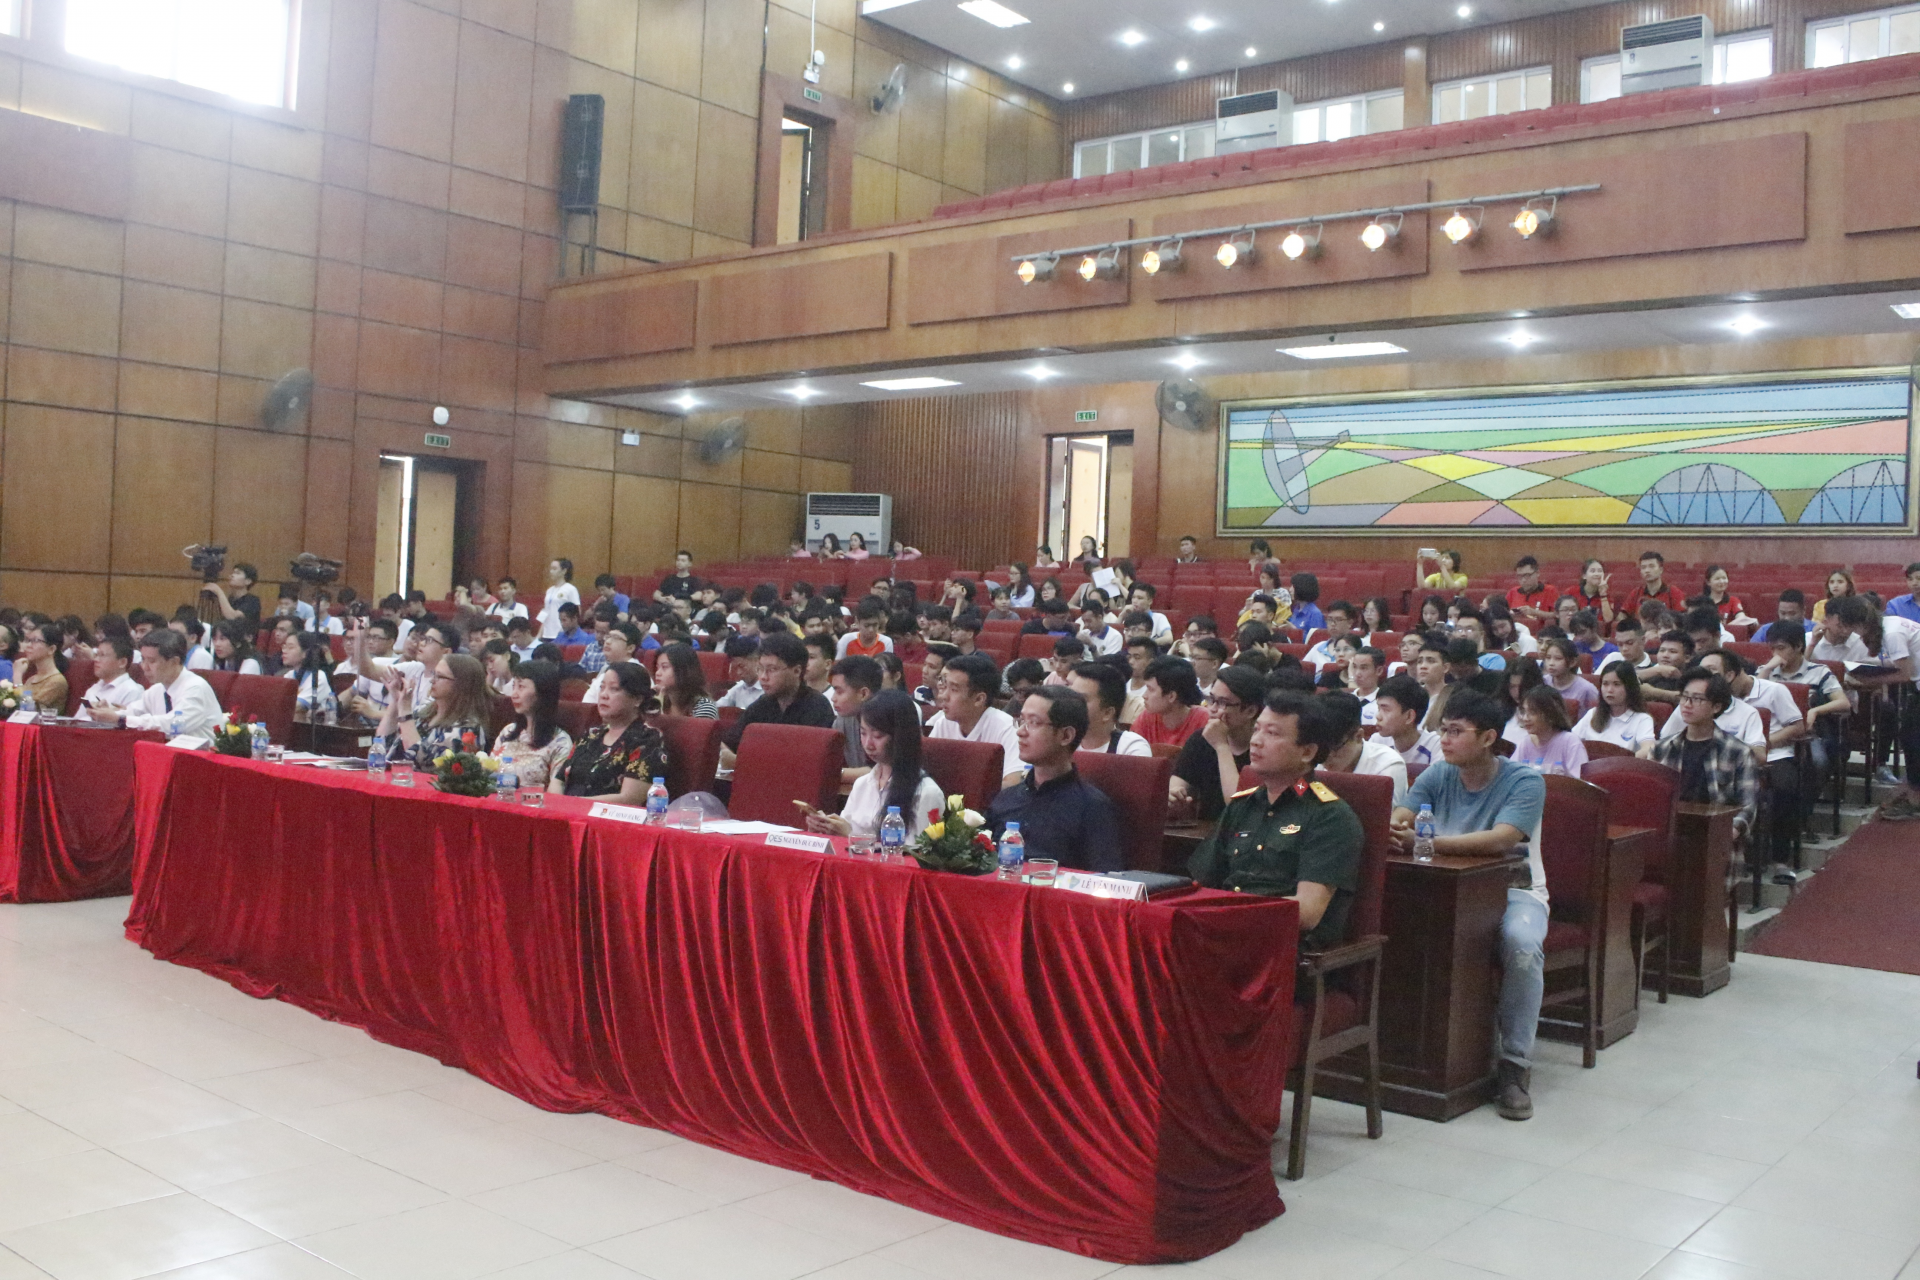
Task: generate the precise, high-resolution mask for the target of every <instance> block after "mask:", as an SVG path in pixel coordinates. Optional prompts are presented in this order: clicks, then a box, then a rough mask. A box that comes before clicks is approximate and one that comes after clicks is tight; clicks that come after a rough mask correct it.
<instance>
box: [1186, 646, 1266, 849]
mask: <svg viewBox="0 0 1920 1280" xmlns="http://www.w3.org/2000/svg"><path fill="white" fill-rule="evenodd" d="M1266 685H1267V682H1266V678H1265V677H1264V676H1263V675H1261V674H1260V672H1258V671H1255V670H1253V669H1252V668H1251V667H1248V666H1245V665H1241V664H1235V665H1233V666H1229V667H1222V668H1220V672H1219V674H1218V675H1216V676H1215V677H1214V682H1213V686H1212V688H1211V689H1209V690H1208V692H1207V698H1206V703H1205V706H1206V709H1207V725H1206V728H1204V729H1203V730H1201V731H1200V732H1199V733H1196V734H1194V735H1192V736H1191V737H1189V738H1188V739H1187V741H1186V743H1185V745H1184V746H1182V747H1181V748H1180V754H1179V755H1178V756H1177V757H1175V758H1174V762H1173V777H1172V780H1171V781H1170V782H1169V783H1168V788H1169V800H1170V802H1171V804H1172V805H1173V806H1174V807H1175V808H1176V809H1184V808H1188V807H1191V809H1192V811H1193V816H1195V817H1197V818H1198V819H1199V820H1200V821H1202V822H1212V821H1214V820H1215V819H1216V818H1218V817H1219V816H1220V814H1221V811H1222V810H1224V809H1225V808H1226V807H1227V797H1228V796H1230V795H1233V794H1234V793H1235V792H1237V791H1238V790H1239V789H1240V771H1241V770H1242V769H1244V768H1246V767H1247V759H1248V756H1247V752H1248V749H1249V744H1250V743H1251V742H1252V741H1253V724H1254V721H1255V720H1258V719H1259V718H1260V711H1261V708H1262V707H1263V706H1264V705H1265V703H1266V692H1267V687H1266Z"/></svg>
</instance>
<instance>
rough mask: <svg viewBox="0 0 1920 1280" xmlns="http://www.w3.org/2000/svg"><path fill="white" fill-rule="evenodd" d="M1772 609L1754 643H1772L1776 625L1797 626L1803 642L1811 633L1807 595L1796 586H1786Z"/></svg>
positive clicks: (1811, 625) (1754, 638) (1776, 633)
mask: <svg viewBox="0 0 1920 1280" xmlns="http://www.w3.org/2000/svg"><path fill="white" fill-rule="evenodd" d="M1774 609H1775V611H1776V612H1775V617H1774V620H1773V621H1772V622H1769V623H1768V624H1767V625H1766V626H1764V627H1762V628H1760V630H1759V632H1758V633H1757V634H1755V636H1754V637H1753V642H1754V643H1755V644H1772V643H1773V639H1774V637H1775V636H1776V635H1778V634H1779V632H1778V631H1776V630H1775V628H1776V627H1777V628H1780V629H1781V630H1785V629H1786V628H1788V627H1798V628H1799V629H1800V638H1801V640H1802V641H1803V642H1804V641H1805V639H1806V637H1808V636H1810V635H1812V634H1813V619H1812V618H1809V617H1808V616H1807V597H1806V595H1805V594H1804V593H1803V592H1802V591H1801V590H1800V589H1799V588H1798V587H1788V588H1787V589H1786V590H1785V591H1782V592H1781V593H1780V603H1779V604H1777V605H1775V606H1774ZM1889 612H1891V610H1889ZM1803 647H1804V644H1803Z"/></svg>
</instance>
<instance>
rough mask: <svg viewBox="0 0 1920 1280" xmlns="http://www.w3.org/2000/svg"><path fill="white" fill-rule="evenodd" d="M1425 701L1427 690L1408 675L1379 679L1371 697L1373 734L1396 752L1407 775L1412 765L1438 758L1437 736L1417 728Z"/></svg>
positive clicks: (1432, 732)
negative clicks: (1405, 768)
mask: <svg viewBox="0 0 1920 1280" xmlns="http://www.w3.org/2000/svg"><path fill="white" fill-rule="evenodd" d="M1427 702H1428V699H1427V691H1426V690H1425V689H1423V688H1421V687H1420V682H1419V681H1417V680H1415V679H1414V678H1413V677H1412V676H1392V677H1390V678H1389V679H1387V680H1384V681H1382V682H1381V684H1380V693H1379V696H1378V697H1376V698H1375V699H1374V736H1375V737H1376V738H1377V739H1378V740H1379V741H1381V742H1385V743H1386V744H1387V745H1389V746H1391V747H1392V748H1393V749H1394V750H1395V751H1397V752H1399V753H1400V758H1401V759H1402V760H1404V761H1405V762H1406V764H1407V769H1408V775H1409V776H1411V775H1412V770H1413V769H1414V768H1415V767H1416V766H1417V767H1419V768H1422V769H1424V768H1426V767H1427V766H1428V765H1430V764H1432V763H1433V762H1434V761H1435V760H1438V759H1439V758H1440V735H1439V734H1437V733H1435V732H1434V731H1433V730H1431V729H1423V728H1421V727H1420V722H1421V721H1422V720H1424V719H1425V718H1426V714H1427Z"/></svg>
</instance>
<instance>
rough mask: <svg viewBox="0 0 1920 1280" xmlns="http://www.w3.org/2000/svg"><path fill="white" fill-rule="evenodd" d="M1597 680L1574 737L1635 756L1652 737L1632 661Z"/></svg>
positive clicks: (1618, 664) (1608, 669)
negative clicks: (1596, 694) (1594, 701)
mask: <svg viewBox="0 0 1920 1280" xmlns="http://www.w3.org/2000/svg"><path fill="white" fill-rule="evenodd" d="M1822 670H1825V668H1822ZM1599 680H1600V685H1599V689H1600V701H1599V704H1598V705H1596V706H1595V707H1594V708H1593V709H1592V710H1590V711H1588V712H1587V713H1586V714H1585V715H1583V716H1581V717H1580V722H1579V723H1578V724H1576V725H1574V726H1573V734H1574V736H1575V737H1576V738H1579V739H1580V740H1581V741H1582V742H1605V743H1608V744H1610V745H1612V746H1616V747H1620V748H1621V749H1623V750H1626V751H1632V752H1636V753H1637V752H1638V751H1639V750H1640V748H1641V747H1643V746H1645V745H1646V744H1647V743H1649V742H1652V741H1653V739H1654V736H1655V734H1654V727H1653V717H1652V716H1651V715H1649V714H1647V706H1646V699H1645V698H1644V697H1643V696H1642V695H1641V692H1640V675H1639V673H1638V672H1636V671H1635V670H1634V669H1633V664H1632V663H1631V662H1627V661H1625V660H1621V661H1618V662H1612V663H1609V664H1607V666H1606V667H1605V668H1603V669H1602V670H1601V672H1600V676H1599ZM1515 758H1516V759H1517V758H1518V756H1517V754H1516V757H1515ZM1576 776H1577V775H1576Z"/></svg>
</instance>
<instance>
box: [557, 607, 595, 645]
mask: <svg viewBox="0 0 1920 1280" xmlns="http://www.w3.org/2000/svg"><path fill="white" fill-rule="evenodd" d="M553 642H554V643H555V644H558V645H569V644H592V643H593V633H592V632H591V631H583V630H581V627H580V606H579V605H577V604H571V603H568V604H563V605H561V606H560V634H559V635H557V636H555V637H554V638H553Z"/></svg>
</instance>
